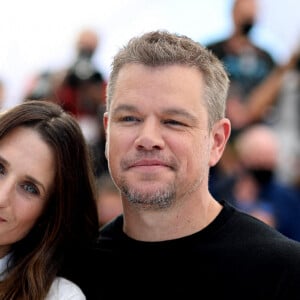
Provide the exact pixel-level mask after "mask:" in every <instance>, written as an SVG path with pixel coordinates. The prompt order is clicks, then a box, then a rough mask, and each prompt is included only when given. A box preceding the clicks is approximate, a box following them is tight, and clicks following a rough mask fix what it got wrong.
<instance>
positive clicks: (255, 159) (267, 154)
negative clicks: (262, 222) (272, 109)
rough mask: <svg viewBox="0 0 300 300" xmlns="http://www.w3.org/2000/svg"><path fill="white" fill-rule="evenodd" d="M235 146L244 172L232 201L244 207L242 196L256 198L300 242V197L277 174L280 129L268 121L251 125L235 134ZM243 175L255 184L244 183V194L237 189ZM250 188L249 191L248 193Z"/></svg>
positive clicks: (239, 175) (280, 227)
mask: <svg viewBox="0 0 300 300" xmlns="http://www.w3.org/2000/svg"><path fill="white" fill-rule="evenodd" d="M235 149H236V154H237V157H238V160H239V161H240V164H241V171H240V173H237V176H236V182H235V186H234V188H233V191H234V193H233V203H234V204H235V205H237V206H241V200H242V198H244V199H245V198H247V197H248V198H252V199H253V198H256V199H257V202H258V204H259V205H262V206H263V207H265V208H266V206H268V207H269V208H270V210H269V212H272V213H273V214H274V220H276V221H275V222H276V225H275V224H274V225H275V228H276V229H278V230H279V231H280V232H281V233H283V234H284V235H286V236H288V237H289V238H292V239H295V240H298V241H300V199H299V198H298V195H297V193H296V190H295V189H294V188H293V187H291V186H290V185H288V184H284V183H282V182H281V181H280V180H278V178H277V177H276V170H277V167H278V163H279V153H280V140H279V137H278V134H277V132H276V131H274V129H273V128H272V127H270V126H269V125H266V124H257V125H252V126H249V127H248V128H247V129H245V130H244V131H243V132H241V133H239V135H238V136H237V137H236V140H235ZM242 174H247V177H246V178H247V180H248V181H250V182H251V183H252V185H253V186H252V189H251V190H250V189H249V190H247V189H245V186H243V190H242V193H243V195H244V197H241V192H240V193H237V190H236V186H237V185H238V184H239V185H241V182H243V181H244V182H245V175H244V176H241V175H242ZM239 190H240V191H241V188H240V189H239ZM247 191H250V193H248V195H245V194H246V193H247Z"/></svg>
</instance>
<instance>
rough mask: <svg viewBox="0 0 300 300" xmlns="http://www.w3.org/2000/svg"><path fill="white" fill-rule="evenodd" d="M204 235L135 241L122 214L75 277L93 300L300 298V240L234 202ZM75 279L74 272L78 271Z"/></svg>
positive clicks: (200, 232)
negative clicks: (247, 212)
mask: <svg viewBox="0 0 300 300" xmlns="http://www.w3.org/2000/svg"><path fill="white" fill-rule="evenodd" d="M222 205H223V206H224V207H223V209H222V211H221V212H220V214H219V215H218V216H217V217H216V219H215V220H214V221H213V222H212V223H210V224H209V225H208V226H207V227H206V228H204V229H203V230H201V231H199V232H197V233H195V234H192V235H190V236H187V237H183V238H179V239H175V240H169V241H162V242H141V241H137V240H133V239H131V238H130V237H128V236H127V235H125V234H124V233H123V231H122V225H123V218H122V216H119V217H118V218H116V219H115V220H114V221H113V222H111V223H110V224H108V225H107V226H105V227H104V228H103V229H102V230H101V232H100V237H99V241H98V244H97V246H96V247H95V248H94V249H92V250H91V251H90V253H89V254H88V255H86V257H85V258H81V263H80V265H81V266H78V267H79V268H78V269H77V271H79V274H80V275H78V276H77V277H73V278H71V279H73V280H74V281H75V282H76V283H77V284H79V285H80V286H81V288H82V289H83V291H84V293H85V294H86V295H87V299H88V300H94V299H114V298H116V297H117V296H118V295H120V296H121V297H122V298H124V299H150V298H151V299H153V298H155V299H162V298H166V299H171V298H176V299H177V298H178V299H192V298H195V299H215V297H222V299H264V300H266V299H298V298H299V297H300V243H298V242H296V241H293V240H291V239H288V238H287V237H285V236H283V235H282V234H280V233H279V232H278V231H276V230H274V229H273V228H272V227H269V226H268V225H266V224H264V223H263V222H261V221H259V220H257V219H255V218H253V217H252V216H249V215H247V214H244V213H242V212H239V211H238V210H236V209H235V208H233V207H232V206H230V205H229V204H227V203H225V202H222ZM73 275H74V273H73Z"/></svg>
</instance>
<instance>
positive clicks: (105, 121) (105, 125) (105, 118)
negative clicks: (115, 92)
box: [103, 111, 108, 135]
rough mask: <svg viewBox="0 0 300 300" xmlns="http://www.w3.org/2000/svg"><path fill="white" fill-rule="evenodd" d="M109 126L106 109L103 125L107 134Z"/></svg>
mask: <svg viewBox="0 0 300 300" xmlns="http://www.w3.org/2000/svg"><path fill="white" fill-rule="evenodd" d="M107 126H108V112H107V111H106V112H105V113H104V114H103V127H104V130H105V135H106V133H107Z"/></svg>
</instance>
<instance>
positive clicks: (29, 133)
mask: <svg viewBox="0 0 300 300" xmlns="http://www.w3.org/2000/svg"><path fill="white" fill-rule="evenodd" d="M54 166H55V161H54V155H53V153H52V151H51V149H50V148H49V146H48V145H47V144H46V143H45V142H44V141H43V140H42V139H41V137H40V136H39V134H38V133H37V132H36V131H35V130H33V129H32V128H26V127H17V128H15V129H13V130H12V131H11V132H9V133H8V134H7V135H6V136H4V137H3V138H2V139H1V140H0V257H2V256H4V255H5V254H6V253H7V252H8V251H9V249H10V246H11V245H12V244H14V243H15V242H16V241H19V240H21V239H22V238H24V237H25V236H26V235H27V234H28V232H29V231H30V230H31V229H32V227H33V226H34V225H35V223H36V221H37V219H38V218H39V216H40V215H41V214H42V212H43V209H44V207H45V206H46V202H47V199H48V196H49V194H50V191H51V188H52V185H53V182H54V176H55V167H54Z"/></svg>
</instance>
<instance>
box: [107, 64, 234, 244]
mask: <svg viewBox="0 0 300 300" xmlns="http://www.w3.org/2000/svg"><path fill="white" fill-rule="evenodd" d="M203 90H204V83H203V79H202V75H201V73H200V72H199V71H198V70H197V69H195V68H193V67H187V66H182V65H169V66H161V67H148V66H143V65H141V64H127V65H126V66H125V67H123V68H122V70H121V71H120V73H119V75H118V79H117V85H116V90H115V93H114V97H113V101H112V104H111V109H110V113H106V114H105V115H104V127H105V129H106V134H107V147H106V155H107V157H108V160H109V168H110V171H111V174H112V178H113V179H114V181H115V183H116V184H117V186H119V188H120V190H121V191H122V194H121V196H122V200H123V205H124V211H125V212H126V213H125V219H124V231H125V232H126V233H127V234H128V235H130V236H132V237H133V238H137V239H142V240H163V239H165V238H175V237H180V236H184V235H187V234H191V233H193V232H196V231H197V230H199V229H201V228H203V227H205V226H206V225H207V224H208V223H209V222H211V221H212V220H213V219H214V218H215V217H216V215H217V214H218V213H219V211H220V209H221V206H220V204H218V203H217V202H216V201H215V200H214V199H213V198H212V197H211V195H210V193H209V191H208V183H207V182H208V173H209V168H210V166H213V165H215V164H216V163H217V161H218V160H219V159H220V157H221V155H222V152H223V150H224V146H225V144H226V141H227V139H228V136H229V134H230V123H229V121H228V120H227V119H225V118H224V119H222V120H220V121H219V122H217V123H216V124H215V125H214V126H213V128H212V130H211V131H210V130H209V129H208V114H207V110H206V107H205V105H204V100H203V99H202V98H203ZM166 212H167V214H166ZM179 220H180V221H179ZM136 228H138V230H137V229H136Z"/></svg>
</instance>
